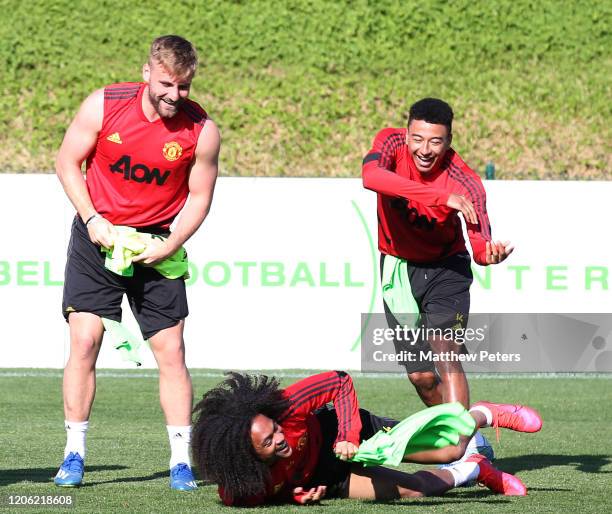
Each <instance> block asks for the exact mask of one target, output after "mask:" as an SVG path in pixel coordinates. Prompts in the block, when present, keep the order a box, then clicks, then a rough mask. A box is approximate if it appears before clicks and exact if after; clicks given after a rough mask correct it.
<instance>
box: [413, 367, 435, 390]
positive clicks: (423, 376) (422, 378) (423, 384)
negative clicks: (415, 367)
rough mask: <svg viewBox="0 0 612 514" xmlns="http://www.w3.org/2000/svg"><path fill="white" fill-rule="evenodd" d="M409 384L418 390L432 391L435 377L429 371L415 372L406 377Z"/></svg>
mask: <svg viewBox="0 0 612 514" xmlns="http://www.w3.org/2000/svg"><path fill="white" fill-rule="evenodd" d="M408 378H409V379H410V382H412V384H413V385H414V386H415V387H417V388H419V389H433V388H434V387H436V384H437V380H436V376H435V375H434V373H433V372H431V371H417V372H416V373H410V374H409V375H408Z"/></svg>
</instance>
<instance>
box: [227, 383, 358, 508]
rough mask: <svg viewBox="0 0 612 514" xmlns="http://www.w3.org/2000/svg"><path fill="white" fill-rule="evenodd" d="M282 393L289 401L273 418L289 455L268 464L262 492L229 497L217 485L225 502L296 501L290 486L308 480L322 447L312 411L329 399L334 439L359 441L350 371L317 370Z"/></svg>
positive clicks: (317, 423) (229, 503) (233, 503)
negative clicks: (335, 420) (334, 424)
mask: <svg viewBox="0 0 612 514" xmlns="http://www.w3.org/2000/svg"><path fill="white" fill-rule="evenodd" d="M283 393H284V395H285V397H286V398H288V399H289V400H290V402H291V405H290V407H289V408H288V409H287V411H286V412H284V413H283V414H282V416H281V417H280V418H279V419H278V420H276V422H277V423H278V424H279V425H280V426H281V428H282V429H283V432H284V434H285V439H286V440H287V443H288V444H289V446H291V448H292V449H293V452H292V454H291V457H288V458H286V459H279V460H278V461H277V462H275V463H274V464H273V465H272V466H271V468H270V475H271V481H270V483H269V484H267V487H266V492H265V494H261V495H258V496H250V497H245V498H232V497H231V496H229V495H228V494H226V493H225V492H224V490H223V488H222V487H219V496H220V497H221V500H222V501H223V503H224V504H225V505H239V506H254V505H260V504H262V503H264V502H266V500H268V499H270V498H272V497H274V496H276V497H278V498H292V499H293V500H295V501H296V502H297V503H299V501H298V500H299V498H300V496H301V495H294V494H293V489H294V488H296V487H303V486H305V485H306V484H308V481H309V479H310V478H311V477H312V475H313V473H314V470H315V468H316V465H317V461H318V458H319V450H320V449H321V438H322V436H321V427H320V425H319V421H318V420H317V417H316V416H315V415H314V414H313V412H314V411H315V410H317V409H319V408H321V407H323V406H325V405H326V404H328V403H329V402H333V403H334V407H335V409H336V414H337V416H338V437H337V438H336V443H337V442H340V441H349V442H351V443H353V444H354V445H357V446H358V445H359V442H360V441H359V433H360V432H361V418H360V417H359V405H358V403H357V395H356V394H355V389H354V388H353V381H352V379H351V377H350V375H348V374H346V373H343V372H339V371H328V372H325V373H319V374H318V375H313V376H311V377H308V378H305V379H303V380H300V381H299V382H296V383H295V384H293V385H290V386H289V387H287V388H286V389H285V390H284V392H283ZM334 444H335V443H334Z"/></svg>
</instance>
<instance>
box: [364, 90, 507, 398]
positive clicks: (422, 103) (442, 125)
mask: <svg viewBox="0 0 612 514" xmlns="http://www.w3.org/2000/svg"><path fill="white" fill-rule="evenodd" d="M452 121H453V111H452V109H451V107H450V106H449V105H448V104H447V103H446V102H443V101H442V100H439V99H435V98H424V99H422V100H419V101H418V102H416V103H415V104H414V105H412V107H411V108H410V114H409V117H408V127H407V128H386V129H383V130H381V131H380V132H379V133H378V134H377V135H376V138H375V139H374V143H373V144H372V149H371V150H370V151H369V152H368V153H367V155H366V156H365V158H364V160H363V168H362V176H363V185H364V187H365V188H367V189H371V190H372V191H375V192H376V193H378V194H377V196H378V206H377V213H378V247H379V250H380V252H381V274H382V275H383V276H392V275H393V274H390V273H386V272H385V267H386V266H399V265H403V266H404V268H403V269H404V270H405V272H406V274H407V279H406V280H405V281H403V283H402V284H401V285H399V284H384V283H383V290H392V289H393V288H395V292H394V294H400V296H402V295H403V297H405V298H407V297H412V298H414V303H415V304H416V307H417V308H418V311H419V313H420V318H421V322H422V323H423V324H424V325H425V326H426V327H427V328H434V329H436V328H438V329H441V330H446V329H451V330H456V329H465V328H466V326H467V320H468V312H469V307H470V285H471V283H472V279H473V277H472V271H471V268H470V262H471V260H470V255H469V253H468V252H467V249H466V245H465V240H464V238H463V231H462V227H461V220H460V219H459V215H458V214H459V212H461V213H462V214H463V217H464V219H465V222H466V226H467V232H468V236H469V239H470V244H471V246H472V254H473V257H474V260H475V261H476V262H477V263H478V264H480V265H482V266H487V265H489V264H497V263H499V262H502V261H503V260H505V259H506V257H508V255H510V253H512V250H513V247H512V246H511V245H510V242H508V241H506V242H500V241H497V242H495V241H493V240H492V239H491V226H490V224H489V218H488V216H487V209H486V198H485V191H484V187H483V185H482V182H481V180H480V177H479V176H478V175H477V174H476V173H475V172H474V171H472V170H471V169H470V168H469V167H468V166H467V164H465V162H463V160H462V159H461V157H459V155H458V154H457V153H456V152H455V151H454V150H453V149H452V148H451V146H450V145H451V141H452ZM397 269H401V268H399V267H398V268H397ZM383 296H384V292H383ZM400 304H402V302H398V305H400ZM384 307H385V313H386V315H387V320H388V322H389V324H390V326H392V327H394V326H397V325H400V323H399V322H398V320H397V319H398V315H399V314H403V313H400V312H395V311H394V310H393V308H392V306H390V305H389V304H388V302H387V301H385V304H384ZM396 348H397V349H398V351H409V352H411V353H413V354H415V355H416V357H417V358H416V359H415V360H414V361H412V362H406V363H405V366H406V371H407V373H408V377H409V379H410V381H411V382H412V383H413V385H414V386H415V388H416V390H417V392H418V394H419V396H420V397H421V399H422V400H423V402H424V403H425V404H426V405H428V406H431V405H437V404H439V403H443V402H453V401H459V402H461V403H462V404H463V405H464V406H466V407H467V406H468V405H469V389H468V384H467V380H466V378H465V373H464V372H463V368H462V366H461V362H460V361H459V360H450V359H449V360H448V361H445V362H437V363H436V364H437V365H434V362H432V361H423V360H420V359H419V358H418V357H420V356H421V355H423V353H422V352H421V351H420V350H429V349H430V348H431V349H433V351H434V353H438V354H441V353H445V352H463V351H465V348H464V346H463V345H457V344H456V343H455V342H454V341H449V340H447V339H446V338H442V337H438V338H435V337H434V338H430V339H428V340H421V341H412V342H410V343H409V344H407V343H406V342H400V341H396ZM424 353H427V352H424Z"/></svg>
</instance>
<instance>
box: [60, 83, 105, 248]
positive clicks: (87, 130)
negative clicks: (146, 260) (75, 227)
mask: <svg viewBox="0 0 612 514" xmlns="http://www.w3.org/2000/svg"><path fill="white" fill-rule="evenodd" d="M103 119H104V90H103V89H99V90H97V91H94V92H93V93H92V94H91V95H89V96H88V97H87V98H86V99H85V101H84V102H83V103H82V104H81V107H80V108H79V111H78V112H77V115H76V116H75V117H74V119H73V120H72V123H70V126H69V127H68V130H67V131H66V134H65V136H64V140H63V141H62V146H61V147H60V149H59V152H58V154H57V158H56V160H55V170H56V173H57V177H58V178H59V180H60V182H61V183H62V186H63V187H64V191H65V192H66V195H67V196H68V198H69V199H70V201H71V202H72V205H74V208H75V209H76V210H77V212H78V214H79V216H80V217H81V219H82V220H83V221H87V220H88V219H89V218H91V217H92V216H93V215H94V214H96V210H95V209H94V206H93V203H92V201H91V198H90V196H89V192H88V191H87V186H86V184H85V178H84V177H83V172H82V171H81V165H82V164H83V162H84V161H85V159H86V158H87V156H88V155H89V154H90V153H91V152H92V150H93V149H94V148H95V146H96V141H97V138H98V133H99V132H100V130H101V129H102V121H103ZM87 230H88V232H89V237H90V239H91V240H92V242H94V243H96V244H103V245H104V246H111V244H112V225H111V224H110V223H109V222H108V221H106V220H105V219H104V218H95V220H94V221H92V223H90V224H89V225H88V226H87Z"/></svg>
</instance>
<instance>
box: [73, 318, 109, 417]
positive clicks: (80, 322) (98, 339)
mask: <svg viewBox="0 0 612 514" xmlns="http://www.w3.org/2000/svg"><path fill="white" fill-rule="evenodd" d="M68 323H69V326H70V357H69V358H68V362H67V363H66V367H65V368H64V383H63V392H64V416H65V419H67V420H69V421H87V420H88V419H89V414H90V413H91V406H92V404H93V401H94V397H95V395H96V360H97V359H98V354H99V353H100V346H101V344H102V335H103V334H104V326H103V325H102V320H101V319H100V317H99V316H96V315H95V314H91V313H89V312H73V313H71V314H70V316H69V318H68Z"/></svg>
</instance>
